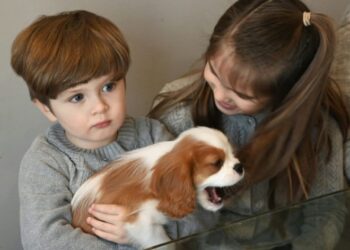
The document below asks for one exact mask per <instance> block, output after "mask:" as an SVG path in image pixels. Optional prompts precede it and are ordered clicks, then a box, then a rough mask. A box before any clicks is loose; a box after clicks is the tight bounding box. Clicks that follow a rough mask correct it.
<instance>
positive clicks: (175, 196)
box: [151, 145, 196, 218]
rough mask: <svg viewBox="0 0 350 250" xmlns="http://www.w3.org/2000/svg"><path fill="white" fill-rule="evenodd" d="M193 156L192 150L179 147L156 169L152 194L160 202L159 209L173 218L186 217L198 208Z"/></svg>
mask: <svg viewBox="0 0 350 250" xmlns="http://www.w3.org/2000/svg"><path fill="white" fill-rule="evenodd" d="M185 147H186V148H188V145H186V146H185ZM191 155H192V153H191V152H190V150H186V149H184V148H183V147H182V146H181V145H177V146H176V148H174V149H173V150H172V151H171V152H169V153H167V154H166V155H164V156H163V157H162V158H161V159H160V160H159V161H158V163H157V165H156V166H155V167H154V172H153V175H152V180H151V189H152V192H153V194H154V195H155V196H156V198H158V199H159V201H160V203H159V205H158V208H159V209H160V210H161V211H163V212H165V213H166V214H167V215H169V216H170V217H173V218H181V217H184V216H185V215H187V214H189V213H191V212H192V211H193V210H194V208H195V206H196V193H195V186H194V183H193V178H192V170H193V169H192V164H193V161H192V157H191Z"/></svg>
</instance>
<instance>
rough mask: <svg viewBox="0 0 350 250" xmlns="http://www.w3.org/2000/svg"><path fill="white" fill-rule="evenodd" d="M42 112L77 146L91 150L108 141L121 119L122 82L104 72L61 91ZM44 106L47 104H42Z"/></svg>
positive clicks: (122, 111) (122, 107)
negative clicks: (59, 126) (99, 75)
mask: <svg viewBox="0 0 350 250" xmlns="http://www.w3.org/2000/svg"><path fill="white" fill-rule="evenodd" d="M50 105H51V111H52V112H51V111H50V110H49V111H47V110H46V111H47V112H48V113H47V114H45V115H46V116H47V117H48V118H49V119H50V120H51V121H53V122H54V121H58V122H59V123H60V124H61V126H62V127H63V128H64V129H65V132H66V136H67V138H68V139H69V140H70V141H71V142H72V143H73V144H74V145H76V146H78V147H80V148H87V149H93V148H98V147H102V146H105V145H107V144H109V143H110V142H112V141H113V140H114V139H115V138H116V135H117V132H118V129H119V128H120V127H121V126H122V124H123V122H124V118H125V113H126V107H125V82H124V79H121V80H118V81H115V80H113V79H112V76H111V75H104V76H101V77H98V78H95V79H92V80H90V81H88V82H87V83H83V84H79V85H77V86H75V87H72V88H69V89H66V90H65V91H63V92H61V93H60V94H59V95H58V96H57V98H56V99H50ZM46 108H47V107H46Z"/></svg>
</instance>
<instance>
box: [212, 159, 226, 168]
mask: <svg viewBox="0 0 350 250" xmlns="http://www.w3.org/2000/svg"><path fill="white" fill-rule="evenodd" d="M223 164H224V161H223V160H222V159H217V160H216V161H215V162H214V163H213V165H214V166H215V167H218V168H220V167H221V166H222V165H223Z"/></svg>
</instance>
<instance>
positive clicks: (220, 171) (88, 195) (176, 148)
mask: <svg viewBox="0 0 350 250" xmlns="http://www.w3.org/2000/svg"><path fill="white" fill-rule="evenodd" d="M243 175H244V171H243V168H242V165H241V164H240V163H239V161H238V159H237V158H235V156H234V152H233V149H232V147H231V145H230V143H229V142H228V140H227V138H226V136H225V135H224V134H223V133H221V132H220V131H218V130H215V129H211V128H206V127H196V128H192V129H189V130H187V131H185V132H183V133H182V134H181V135H180V136H179V137H178V138H177V139H176V140H173V141H167V142H160V143H157V144H153V145H150V146H148V147H145V148H141V149H137V150H134V151H130V152H128V153H126V154H125V155H123V156H122V157H121V158H120V159H118V160H116V161H114V162H112V163H110V164H109V165H108V166H107V167H105V168H104V169H103V170H101V171H100V172H97V173H96V174H95V175H93V176H92V177H90V178H89V179H88V180H87V181H86V182H85V183H84V184H83V185H82V186H81V187H80V188H79V189H78V191H77V192H76V193H75V195H74V197H73V200H72V212H73V223H72V224H73V226H75V227H81V228H82V229H83V231H85V232H87V233H92V231H91V227H90V226H89V225H88V224H87V223H86V218H87V217H88V216H89V214H88V208H89V207H90V206H91V205H92V204H93V203H104V204H118V205H122V206H125V207H126V209H127V211H128V213H129V214H130V215H129V216H128V217H127V220H126V223H125V228H126V231H127V234H128V237H129V239H130V240H131V241H132V242H133V243H135V244H136V245H138V246H141V247H143V248H147V247H150V246H153V245H157V244H161V243H164V242H166V241H169V240H170V239H169V237H168V236H167V235H166V233H165V231H164V229H163V225H164V224H165V223H166V222H167V217H171V218H182V217H184V216H186V215H188V214H189V213H191V212H192V211H193V210H194V209H195V206H196V202H197V201H198V203H199V204H200V205H201V206H202V207H203V208H205V209H207V210H211V211H216V210H218V209H220V208H221V207H222V206H223V197H222V193H223V192H222V191H221V190H222V188H223V187H228V186H232V185H234V184H236V183H237V182H239V181H240V180H241V179H242V178H243Z"/></svg>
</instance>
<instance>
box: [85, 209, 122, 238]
mask: <svg viewBox="0 0 350 250" xmlns="http://www.w3.org/2000/svg"><path fill="white" fill-rule="evenodd" d="M89 213H90V214H91V217H88V218H87V223H88V224H90V225H91V227H92V231H93V232H94V233H95V234H96V235H97V236H98V237H101V238H103V239H105V240H109V241H112V242H115V243H119V244H126V243H128V238H127V235H126V231H125V228H124V220H125V218H126V211H125V209H124V208H123V207H121V206H117V205H107V204H93V205H92V206H91V207H90V208H89Z"/></svg>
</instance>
